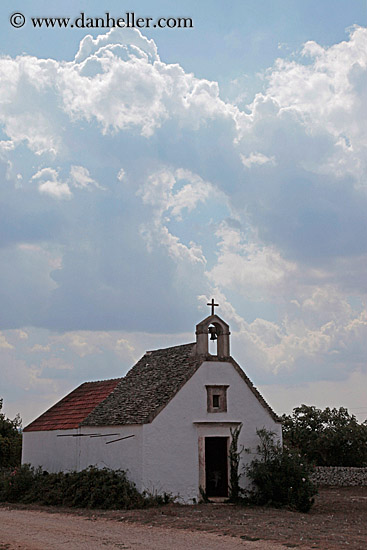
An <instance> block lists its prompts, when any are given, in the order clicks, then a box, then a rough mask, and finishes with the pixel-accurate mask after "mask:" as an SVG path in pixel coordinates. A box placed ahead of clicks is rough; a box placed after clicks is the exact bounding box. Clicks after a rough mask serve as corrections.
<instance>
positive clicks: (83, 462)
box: [22, 302, 281, 503]
mask: <svg viewBox="0 0 367 550" xmlns="http://www.w3.org/2000/svg"><path fill="white" fill-rule="evenodd" d="M211 305H212V315H210V316H209V317H207V318H206V319H204V320H203V321H202V322H201V323H199V324H198V325H197V327H196V342H195V343H192V344H185V345H181V346H175V347H170V348H165V349H159V350H155V351H148V352H146V354H145V355H144V356H143V357H142V358H141V359H140V360H139V361H138V362H137V363H136V364H135V365H134V367H133V368H132V369H131V370H130V371H129V372H128V373H127V374H126V376H125V377H123V378H118V379H114V380H104V381H99V382H87V383H85V384H82V385H81V386H79V387H78V388H77V389H76V390H74V391H73V392H71V393H70V394H69V395H67V396H66V397H64V398H63V399H62V400H61V401H59V402H58V403H57V404H56V405H54V406H53V407H51V409H49V410H48V411H46V412H45V413H44V414H43V415H41V416H40V417H39V418H37V419H36V420H35V421H33V422H32V423H31V424H29V425H28V426H27V427H26V428H25V429H24V432H23V456H22V462H23V463H29V464H31V465H32V466H35V467H38V466H41V467H42V468H43V469H45V470H47V471H49V472H57V471H68V470H77V471H79V470H82V469H84V468H87V467H88V466H97V467H99V468H103V467H108V468H112V469H122V470H126V471H127V474H128V477H129V478H130V479H131V481H133V482H134V483H135V484H136V486H137V488H138V490H139V491H143V490H147V491H151V492H157V493H163V492H166V493H170V494H172V495H174V496H176V497H178V499H179V500H181V501H182V502H185V503H190V502H191V503H192V502H197V501H198V499H199V498H200V492H201V491H204V492H206V494H207V495H208V496H209V497H226V496H228V485H229V459H228V451H229V445H230V441H231V430H233V429H235V428H237V427H239V426H240V425H242V428H241V432H240V436H239V441H238V444H239V448H242V447H244V448H251V449H255V448H256V445H257V443H258V438H257V435H256V430H257V429H260V428H264V427H265V428H266V429H268V430H271V431H272V432H275V434H276V436H277V437H278V438H279V439H280V440H281V422H280V419H279V418H278V417H277V415H276V414H275V413H274V411H273V410H272V409H271V408H270V406H269V405H268V404H267V403H266V402H265V400H264V399H263V397H262V396H261V395H260V393H259V392H258V390H257V389H256V388H255V387H254V386H253V384H252V383H251V381H250V380H249V378H248V377H247V375H246V374H245V373H244V371H243V370H242V369H241V367H240V366H239V365H238V364H237V363H236V361H235V360H234V359H233V358H232V357H231V356H230V332H229V326H228V324H227V323H225V322H224V321H223V320H222V319H221V318H220V317H219V316H218V315H216V314H214V302H212V304H211ZM209 337H210V339H211V340H215V341H216V344H217V353H216V354H214V355H213V354H210V353H209V351H208V350H209V346H208V340H209ZM251 459H252V457H251V456H249V455H247V454H246V453H242V454H241V464H240V471H242V469H243V466H244V464H245V463H246V461H249V460H251ZM241 480H242V484H243V485H245V484H246V479H245V477H242V478H241Z"/></svg>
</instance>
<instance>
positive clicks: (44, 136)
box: [0, 0, 367, 426]
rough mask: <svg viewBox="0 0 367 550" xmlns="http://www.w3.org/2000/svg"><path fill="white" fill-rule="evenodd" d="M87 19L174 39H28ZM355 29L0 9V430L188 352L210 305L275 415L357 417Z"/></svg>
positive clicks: (228, 12)
mask: <svg viewBox="0 0 367 550" xmlns="http://www.w3.org/2000/svg"><path fill="white" fill-rule="evenodd" d="M106 12H108V13H109V14H110V17H113V18H115V19H116V20H117V19H118V18H120V17H122V18H123V17H126V13H127V12H130V13H131V12H134V13H135V14H136V17H142V18H147V17H151V18H152V21H153V22H156V21H157V20H158V19H159V18H165V19H166V20H167V19H169V18H171V19H170V21H174V18H176V19H177V18H178V17H185V18H191V19H192V22H193V27H192V28H177V27H175V28H158V27H155V28H154V27H152V26H151V27H150V28H141V29H140V30H139V29H137V28H114V29H108V28H91V27H89V28H77V24H75V25H74V26H73V27H70V26H69V27H68V28H44V27H43V28H39V27H37V28H35V27H34V26H33V24H32V18H35V17H63V18H66V17H69V18H70V24H72V23H73V22H74V20H75V19H76V18H81V17H82V16H81V14H82V13H83V14H84V16H83V17H84V21H86V20H88V18H89V20H90V21H92V20H93V18H97V17H99V18H103V17H105V14H106ZM14 13H17V14H18V16H17V18H16V19H15V20H14V21H15V23H16V24H17V23H18V22H19V21H20V19H19V14H21V15H23V16H24V21H25V24H24V26H22V27H19V28H15V27H13V26H12V25H11V23H10V17H11V15H12V14H14ZM172 25H173V23H172ZM366 25H367V1H366V0H363V1H362V0H352V1H351V0H333V1H329V0H323V1H322V2H320V0H318V1H315V0H307V2H306V1H305V0H278V1H277V0H271V1H270V0H263V1H260V0H241V1H239V0H238V1H234V2H232V3H231V5H230V6H229V7H228V5H227V3H226V2H224V1H219V0H210V1H209V0H202V1H201V2H200V3H198V2H192V1H186V2H185V3H182V2H176V1H172V0H171V1H169V2H168V1H154V2H152V1H151V0H150V1H138V0H137V1H131V2H130V3H129V4H128V3H125V4H124V5H122V3H121V2H117V1H113V0H112V1H109V2H106V1H104V0H98V2H97V1H94V0H89V1H88V2H87V1H82V0H77V1H75V0H73V1H72V2H71V1H69V0H67V1H64V2H62V3H61V2H55V1H52V0H51V1H50V0H48V1H47V2H46V1H41V0H34V1H32V3H30V2H28V1H25V0H19V1H17V2H16V3H14V1H13V0H12V1H11V2H10V1H9V0H4V1H3V2H2V3H1V6H0V30H1V33H0V55H1V56H0V74H1V77H0V124H1V130H0V174H1V179H0V185H1V193H0V356H1V361H0V397H2V398H3V399H4V412H5V413H6V414H7V415H8V416H9V417H11V418H13V417H14V416H15V415H16V414H17V413H19V414H20V416H21V417H22V419H23V425H24V426H25V425H27V424H28V423H29V422H30V421H32V420H33V419H34V418H35V417H37V416H38V415H39V414H41V413H42V412H44V411H45V410H46V409H47V408H48V407H50V406H51V405H53V404H54V403H55V402H56V401H57V400H59V399H60V398H62V397H63V396H64V395H66V394H67V393H68V392H69V391H71V390H72V389H74V388H75V387H76V386H77V385H79V384H80V383H82V382H84V381H90V380H100V379H106V378H114V377H119V376H123V375H124V374H125V373H126V372H127V370H128V369H129V368H130V367H131V366H132V365H133V364H134V363H135V362H136V361H137V360H138V359H139V358H140V357H141V356H142V355H143V354H144V352H145V351H146V350H149V349H157V348H161V347H166V346H171V345H179V344H184V343H188V342H192V341H194V340H195V325H196V324H197V323H198V322H199V321H201V320H202V319H203V318H204V317H206V316H207V315H208V314H209V312H210V311H209V309H208V307H207V305H206V304H207V302H208V301H209V300H211V298H212V297H214V298H215V300H216V302H217V303H219V308H217V311H216V313H217V314H218V315H220V316H221V317H222V318H223V319H224V320H225V321H227V322H228V323H229V324H230V327H231V354H232V356H233V357H234V358H235V359H236V360H237V361H238V362H239V363H240V364H241V366H242V367H243V369H244V370H245V372H246V373H247V374H248V376H249V377H250V378H251V380H252V381H253V382H254V384H255V385H256V386H257V387H258V388H259V389H260V391H261V393H262V394H263V395H264V397H265V399H266V400H267V401H268V402H269V403H270V405H271V406H272V407H273V408H274V410H275V411H276V412H277V413H278V414H282V413H287V414H289V413H291V411H292V409H293V408H294V407H296V406H299V405H300V404H301V403H306V404H309V405H316V406H317V407H321V408H324V407H326V406H329V407H341V406H343V407H347V408H348V410H349V412H351V413H353V414H355V415H356V416H357V418H358V419H359V420H360V421H362V420H364V419H365V418H366V417H367V400H366V395H367V368H366V365H367V300H366V299H367V279H366V275H365V273H366V268H367V221H366V220H367V218H366V209H367V181H366V167H367V28H366Z"/></svg>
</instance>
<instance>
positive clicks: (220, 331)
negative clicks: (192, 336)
mask: <svg viewBox="0 0 367 550" xmlns="http://www.w3.org/2000/svg"><path fill="white" fill-rule="evenodd" d="M229 335H230V332H229V326H228V325H227V323H225V322H224V321H223V320H222V319H221V318H220V317H218V315H210V316H209V317H207V318H206V319H204V321H202V322H201V323H199V324H198V325H196V353H197V354H198V355H208V354H210V355H213V356H218V357H229Z"/></svg>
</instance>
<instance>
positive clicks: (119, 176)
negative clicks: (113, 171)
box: [117, 168, 126, 181]
mask: <svg viewBox="0 0 367 550" xmlns="http://www.w3.org/2000/svg"><path fill="white" fill-rule="evenodd" d="M125 176H126V172H125V170H124V169H123V168H120V170H119V171H118V173H117V179H118V180H119V181H123V180H124V178H125Z"/></svg>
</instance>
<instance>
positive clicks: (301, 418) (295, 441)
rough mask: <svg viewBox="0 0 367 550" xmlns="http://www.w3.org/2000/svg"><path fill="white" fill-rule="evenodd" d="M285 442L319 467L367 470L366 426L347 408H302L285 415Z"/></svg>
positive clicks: (304, 406)
mask: <svg viewBox="0 0 367 550" xmlns="http://www.w3.org/2000/svg"><path fill="white" fill-rule="evenodd" d="M283 438H284V442H285V443H286V444H287V445H288V446H289V447H291V448H293V449H295V450H296V451H298V452H299V453H301V454H302V455H303V456H305V457H306V458H307V459H308V460H309V461H310V462H312V463H313V464H315V465H316V466H357V467H362V466H367V423H366V422H364V423H363V424H359V423H358V421H357V419H356V417H355V416H354V415H350V414H349V412H348V410H347V409H345V408H344V407H340V408H339V409H335V408H334V409H330V408H329V407H327V408H326V409H324V410H321V409H317V408H316V407H314V406H308V405H301V406H300V407H296V408H294V409H293V414H292V415H289V416H288V415H283Z"/></svg>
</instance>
